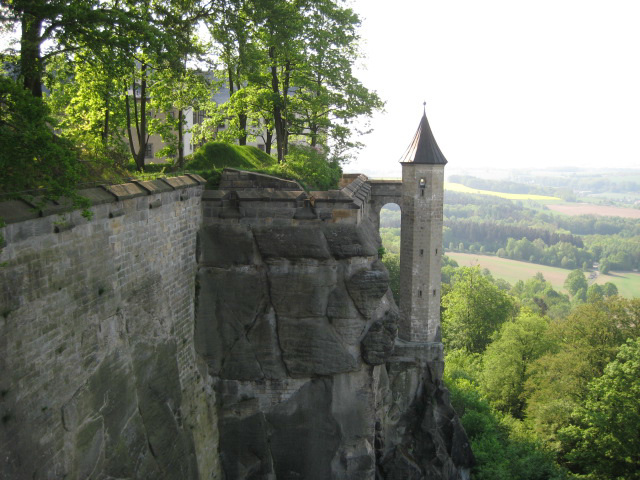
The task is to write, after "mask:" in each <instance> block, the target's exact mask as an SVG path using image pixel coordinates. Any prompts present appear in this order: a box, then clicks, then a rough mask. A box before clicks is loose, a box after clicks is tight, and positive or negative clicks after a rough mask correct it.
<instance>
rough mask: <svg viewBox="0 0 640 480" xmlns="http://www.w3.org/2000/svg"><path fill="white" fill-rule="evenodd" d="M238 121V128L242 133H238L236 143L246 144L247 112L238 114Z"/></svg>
mask: <svg viewBox="0 0 640 480" xmlns="http://www.w3.org/2000/svg"><path fill="white" fill-rule="evenodd" d="M238 121H239V123H240V128H241V129H242V131H243V132H244V134H243V135H240V136H239V137H238V144H239V145H246V144H247V114H246V113H240V114H238Z"/></svg>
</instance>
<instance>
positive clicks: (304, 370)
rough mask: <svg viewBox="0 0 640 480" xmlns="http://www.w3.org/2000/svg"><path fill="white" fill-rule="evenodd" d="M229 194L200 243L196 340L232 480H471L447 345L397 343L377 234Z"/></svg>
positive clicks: (358, 223)
mask: <svg viewBox="0 0 640 480" xmlns="http://www.w3.org/2000/svg"><path fill="white" fill-rule="evenodd" d="M245 181H246V179H245ZM230 184H231V182H229V181H228V182H227V183H226V184H225V183H224V182H223V185H222V190H223V191H221V192H218V193H217V194H216V197H215V201H216V202H217V203H216V204H215V206H213V207H211V208H210V209H209V212H208V213H205V218H204V225H205V226H203V228H202V229H201V231H200V237H199V253H198V264H199V268H198V274H197V285H198V286H197V296H196V302H197V307H196V328H195V346H196V351H197V353H198V354H200V355H201V356H202V358H203V359H204V360H205V361H206V363H207V367H208V374H209V375H210V377H211V378H212V380H213V382H214V388H215V391H216V397H217V401H218V405H219V414H218V415H219V433H220V439H221V440H220V459H221V465H222V469H223V472H224V474H225V476H226V478H229V479H269V478H271V479H276V478H277V479H294V478H295V479H298V478H299V479H308V480H312V479H375V478H386V479H447V480H454V479H463V478H468V471H469V467H470V466H471V462H472V455H471V452H470V448H469V445H468V441H467V438H466V434H465V433H464V430H463V429H462V427H461V425H460V422H459V420H458V417H457V416H456V414H455V412H454V411H453V409H452V407H451V405H450V402H449V399H448V392H447V390H446V389H444V388H443V386H442V382H441V380H442V366H443V364H442V345H441V344H440V343H428V344H427V343H409V342H403V341H400V340H398V339H397V323H398V318H399V315H400V314H399V312H398V308H397V306H396V305H395V303H394V301H393V299H392V296H391V295H390V292H389V288H388V286H389V278H388V273H387V272H386V270H385V268H384V266H383V265H382V263H381V262H380V261H379V260H378V247H379V241H378V238H379V237H378V234H377V231H376V229H375V227H374V226H373V223H372V222H370V221H369V220H368V218H367V217H366V216H364V215H363V216H360V217H358V218H356V219H355V221H345V220H344V219H345V218H347V216H345V215H342V214H340V215H337V216H333V217H332V216H329V215H325V218H324V219H322V218H320V217H321V214H320V212H319V211H318V210H319V208H318V209H315V208H312V207H310V206H308V205H307V208H308V211H309V215H307V216H306V217H305V218H304V219H302V220H301V219H297V220H296V219H295V218H294V215H286V214H282V210H279V209H278V207H277V206H276V205H271V206H270V205H269V204H268V202H266V201H264V204H263V205H261V209H260V208H258V206H257V204H256V198H258V197H261V196H262V198H266V197H269V196H270V195H272V192H265V191H259V192H258V191H253V192H250V193H248V192H247V191H245V192H240V193H238V190H233V191H224V189H225V186H226V187H227V189H228V190H231V188H233V187H234V186H233V185H230ZM240 186H242V187H244V188H247V187H250V186H251V184H250V183H248V184H247V183H241V184H240ZM230 194H231V195H230ZM296 195H302V193H300V192H298V193H296V194H294V195H290V197H291V198H299V197H296ZM225 199H226V200H225ZM229 199H233V201H229ZM247 199H251V200H252V201H253V203H252V204H251V209H249V208H247V209H246V210H244V209H243V208H242V205H243V204H244V205H247V204H249V202H248V201H247ZM225 201H226V202H227V203H225ZM316 206H318V205H317V202H316ZM303 207H304V205H303ZM303 207H300V206H299V207H298V211H299V210H300V208H303ZM207 208H208V207H207V206H205V212H207ZM232 209H233V210H232ZM230 210H232V211H234V212H236V214H235V215H229V212H230ZM336 217H337V220H336Z"/></svg>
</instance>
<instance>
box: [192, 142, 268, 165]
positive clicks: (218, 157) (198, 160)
mask: <svg viewBox="0 0 640 480" xmlns="http://www.w3.org/2000/svg"><path fill="white" fill-rule="evenodd" d="M277 163H278V161H277V160H276V159H275V158H274V157H272V156H271V155H267V154H266V153H264V152H263V151H262V150H260V149H259V148H256V147H251V146H248V145H232V144H229V143H222V142H209V143H206V144H205V145H203V146H201V147H200V148H198V149H197V150H196V151H195V152H194V153H193V155H192V157H191V159H190V160H189V161H188V162H187V168H189V169H194V170H209V169H214V168H215V169H223V168H225V167H229V168H237V169H240V170H259V169H264V168H267V167H270V166H272V165H276V164H277Z"/></svg>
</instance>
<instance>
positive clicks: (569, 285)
mask: <svg viewBox="0 0 640 480" xmlns="http://www.w3.org/2000/svg"><path fill="white" fill-rule="evenodd" d="M564 288H566V289H567V291H568V292H569V293H570V294H571V295H572V296H575V295H577V294H578V292H579V291H580V290H582V289H583V290H585V291H586V290H587V288H589V285H588V284H587V279H586V277H585V276H584V272H583V271H582V270H579V269H576V270H573V271H572V272H571V273H570V274H569V275H567V279H566V280H565V281H564Z"/></svg>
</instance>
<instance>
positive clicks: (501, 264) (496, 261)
mask: <svg viewBox="0 0 640 480" xmlns="http://www.w3.org/2000/svg"><path fill="white" fill-rule="evenodd" d="M446 255H447V256H448V257H449V258H452V259H454V260H455V261H456V262H458V264H459V265H460V266H475V265H479V266H480V267H481V268H487V269H488V270H489V271H490V272H491V274H492V275H493V276H494V277H496V278H502V279H504V280H506V281H507V282H509V283H510V284H512V285H513V284H514V283H516V282H517V281H518V280H524V281H526V280H528V279H529V278H531V277H533V276H534V275H535V274H536V273H538V272H540V273H542V275H544V278H545V280H547V281H549V282H551V284H552V285H553V288H555V289H556V290H559V291H562V292H565V290H564V286H563V285H564V281H565V279H566V278H567V275H568V274H569V272H570V271H571V270H566V269H564V268H557V267H548V266H546V265H538V264H535V263H528V262H519V261H517V260H509V259H507V258H500V257H493V256H489V255H476V254H471V253H455V252H447V253H446ZM596 282H597V283H599V284H603V283H605V282H612V283H614V284H615V286H616V287H618V291H619V292H620V295H622V296H623V297H627V298H633V297H640V274H639V273H632V272H611V273H610V274H609V275H600V276H598V278H597V279H596ZM565 293H566V292H565Z"/></svg>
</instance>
